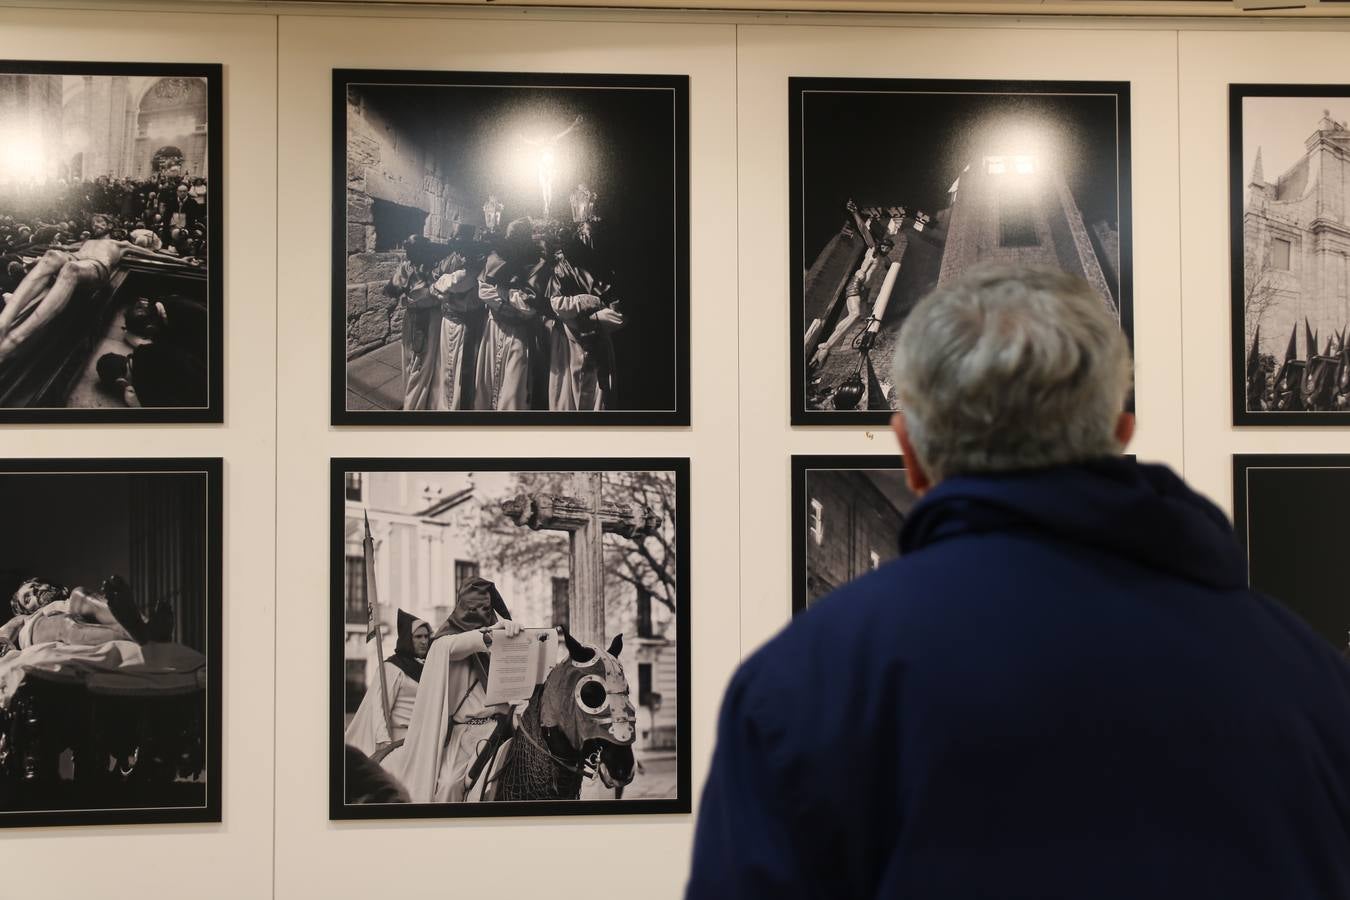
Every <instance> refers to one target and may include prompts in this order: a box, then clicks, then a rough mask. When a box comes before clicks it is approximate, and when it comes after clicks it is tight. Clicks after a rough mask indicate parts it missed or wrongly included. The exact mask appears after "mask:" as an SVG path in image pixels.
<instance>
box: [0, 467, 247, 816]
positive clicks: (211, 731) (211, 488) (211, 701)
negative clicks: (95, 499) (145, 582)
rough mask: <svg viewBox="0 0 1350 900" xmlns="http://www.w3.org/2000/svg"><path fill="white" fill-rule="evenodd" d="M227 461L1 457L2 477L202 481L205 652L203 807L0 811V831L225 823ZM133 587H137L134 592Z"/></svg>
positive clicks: (0, 469) (0, 474) (0, 471)
mask: <svg viewBox="0 0 1350 900" xmlns="http://www.w3.org/2000/svg"><path fill="white" fill-rule="evenodd" d="M223 466H224V463H223V460H222V459H220V458H187V457H183V458H159V457H156V458H97V459H79V458H44V459H14V458H11V459H0V476H3V475H6V474H8V475H13V474H43V475H72V476H73V475H79V474H84V473H88V474H100V475H101V474H126V475H144V474H149V475H155V474H192V475H198V474H199V475H201V476H202V478H203V484H202V491H203V495H204V500H205V503H204V507H205V512H206V515H205V521H204V525H203V529H204V534H203V541H204V550H205V554H204V567H203V569H204V580H205V587H204V593H203V596H204V598H205V601H206V604H205V605H206V608H205V610H203V617H202V626H203V628H204V629H205V648H206V649H205V653H206V657H207V659H206V679H207V683H206V686H205V691H206V698H205V700H206V708H205V720H204V724H205V731H206V734H205V737H204V738H203V747H204V751H205V755H206V762H205V766H204V769H205V773H206V786H205V803H204V804H203V805H201V806H191V807H163V806H160V807H144V808H119V809H63V810H41V811H38V810H17V811H5V810H2V809H0V827H6V828H10V827H33V826H67V825H70V826H75V825H150V824H185V823H201V822H208V823H209V822H220V821H221V796H222V765H221V763H222V754H223V750H222V747H223V741H222V729H223V724H224V718H223V715H222V710H223V708H224V705H223V695H224V689H225V683H224V680H223V675H222V673H223V659H224V656H223V601H222V597H223V584H224V582H223V578H224V571H223V540H222V527H223V522H224V489H223ZM134 588H135V586H134V585H133V589H134Z"/></svg>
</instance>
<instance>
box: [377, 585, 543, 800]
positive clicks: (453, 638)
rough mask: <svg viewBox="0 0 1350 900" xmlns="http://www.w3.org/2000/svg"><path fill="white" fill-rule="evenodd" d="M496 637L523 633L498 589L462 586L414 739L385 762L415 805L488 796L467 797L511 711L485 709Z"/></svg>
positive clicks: (416, 714) (435, 645)
mask: <svg viewBox="0 0 1350 900" xmlns="http://www.w3.org/2000/svg"><path fill="white" fill-rule="evenodd" d="M496 631H504V632H505V634H506V635H507V636H508V637H514V636H515V635H516V634H518V633H519V632H520V626H519V625H517V624H516V623H515V622H513V621H511V614H510V612H509V611H507V608H506V603H505V602H504V601H503V600H502V595H501V594H500V593H499V592H498V591H497V587H496V585H494V584H493V583H492V582H491V581H488V580H487V579H486V578H472V579H470V580H468V581H466V582H465V583H464V584H462V585H460V588H459V595H458V597H457V598H456V600H455V608H454V611H453V612H451V613H450V617H449V618H448V619H446V621H445V624H444V625H442V626H441V627H440V629H439V630H438V631H437V632H436V634H434V635H433V636H432V639H431V649H430V651H428V653H427V659H426V664H425V666H424V669H423V674H422V680H421V683H420V685H419V686H418V691H417V702H416V704H415V705H414V706H413V713H412V722H411V723H410V724H409V726H408V734H407V737H406V738H405V740H404V744H403V746H402V747H401V748H400V750H399V751H398V752H397V753H395V754H393V755H391V757H390V759H389V760H387V761H386V768H387V769H389V771H390V772H391V773H392V774H393V775H394V776H395V777H396V778H398V779H399V781H401V782H402V783H403V786H404V787H405V788H406V789H407V791H408V795H409V798H410V799H411V800H412V802H413V803H460V802H463V801H465V800H469V799H473V800H478V799H482V798H483V796H484V794H483V792H482V791H480V790H474V791H473V792H472V794H473V796H472V797H469V796H467V794H468V793H469V791H468V786H469V785H468V774H469V769H470V768H472V767H473V764H474V762H475V761H476V760H477V758H478V752H479V748H480V747H481V746H483V744H484V742H485V741H486V740H487V739H488V738H489V737H490V736H491V735H492V732H493V729H494V727H495V725H496V720H495V719H493V718H492V716H494V715H498V714H501V713H505V712H507V707H505V706H488V705H487V704H486V703H485V702H484V700H485V699H486V691H487V677H488V664H489V657H488V648H489V647H490V646H491V645H492V634H493V632H496ZM447 731H448V732H449V734H448V737H447Z"/></svg>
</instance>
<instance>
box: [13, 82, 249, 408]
mask: <svg viewBox="0 0 1350 900" xmlns="http://www.w3.org/2000/svg"><path fill="white" fill-rule="evenodd" d="M221 109H222V106H221V67H220V66H219V65H218V64H200V65H198V64H171V63H162V64H161V63H135V64H130V63H95V62H33V61H27V60H24V61H16V60H0V423H4V422H25V423H48V422H83V423H117V424H134V423H162V422H221V421H223V416H224V411H223V410H224V407H223V402H222V401H223V394H224V387H223V369H222V358H223V340H222V335H223V323H224V318H223V312H222V306H221V304H222V274H221V273H222V260H221V206H222V203H221V181H220V175H221V170H222V167H221V132H222V126H223V122H222V118H221V115H222V113H221Z"/></svg>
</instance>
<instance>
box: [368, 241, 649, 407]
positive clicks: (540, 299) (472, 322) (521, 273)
mask: <svg viewBox="0 0 1350 900" xmlns="http://www.w3.org/2000/svg"><path fill="white" fill-rule="evenodd" d="M588 226H589V223H585V224H583V225H581V226H576V227H574V228H558V227H552V226H551V225H550V222H549V220H532V219H529V218H520V219H516V220H515V221H513V222H511V223H510V224H509V225H508V226H507V227H506V230H505V233H504V234H503V235H502V236H501V237H500V238H499V239H495V240H494V237H495V236H494V235H493V234H491V233H488V234H486V235H482V234H480V235H476V236H475V237H474V238H470V239H455V240H451V241H449V242H447V243H441V242H436V241H432V240H429V239H427V238H426V237H424V236H421V235H413V236H412V237H410V238H409V239H408V240H407V241H405V242H404V254H405V256H404V259H403V260H402V261H401V262H400V264H399V267H398V270H397V272H396V273H395V274H394V277H393V278H392V279H391V280H390V282H389V284H388V285H387V286H386V287H385V292H386V293H387V294H388V295H390V296H393V297H397V298H398V302H399V306H400V307H401V308H402V310H403V326H402V349H403V357H402V361H403V376H404V385H405V389H404V398H403V408H404V409H405V410H437V409H439V410H466V409H477V410H603V409H611V408H614V397H615V394H614V390H615V384H614V378H615V372H614V349H613V343H612V341H611V334H612V333H613V332H614V331H616V330H618V329H619V328H622V327H623V325H624V314H623V313H622V312H621V311H620V310H619V299H618V296H617V294H616V292H615V289H614V286H613V285H612V284H611V283H610V282H609V281H608V280H607V277H606V276H607V270H608V269H607V267H606V266H605V265H604V262H603V259H602V258H601V257H600V255H599V254H597V252H596V251H595V248H594V241H593V234H592V232H591V230H590V228H589V227H588Z"/></svg>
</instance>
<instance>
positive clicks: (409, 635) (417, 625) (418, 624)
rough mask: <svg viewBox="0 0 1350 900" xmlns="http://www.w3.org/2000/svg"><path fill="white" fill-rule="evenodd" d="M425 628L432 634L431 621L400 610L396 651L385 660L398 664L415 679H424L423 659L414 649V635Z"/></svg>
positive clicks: (428, 633)
mask: <svg viewBox="0 0 1350 900" xmlns="http://www.w3.org/2000/svg"><path fill="white" fill-rule="evenodd" d="M423 628H425V629H426V632H427V636H428V637H430V636H431V623H429V622H426V621H424V620H422V619H419V618H417V617H416V616H414V615H413V614H412V613H407V612H404V611H403V610H401V609H400V610H399V611H398V641H397V643H395V644H394V652H393V655H391V656H390V657H389V658H387V659H386V660H385V662H387V663H392V664H393V665H395V666H397V667H398V668H399V669H400V670H401V671H402V672H403V674H405V675H407V676H408V677H409V678H411V679H412V680H413V681H421V680H422V659H421V658H420V657H418V656H417V653H416V651H414V649H413V641H412V639H413V635H414V634H415V633H416V632H418V631H419V630H421V629H423Z"/></svg>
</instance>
